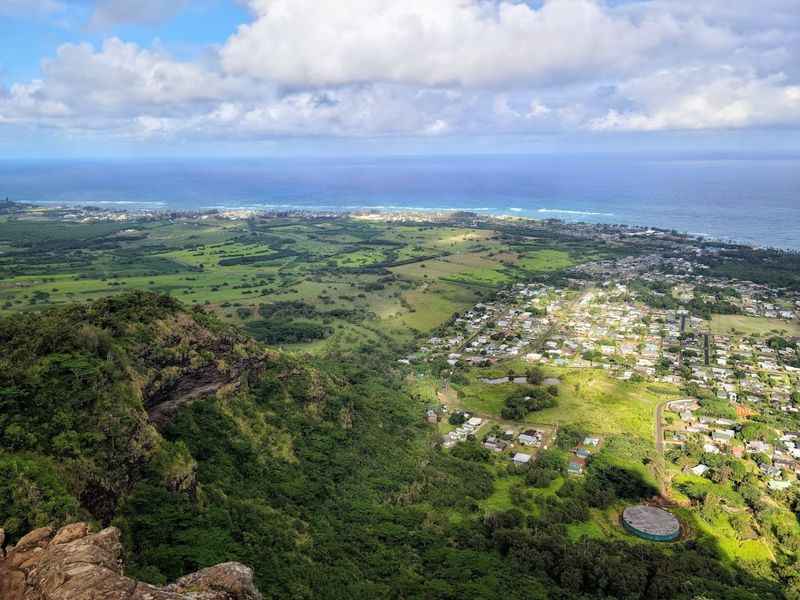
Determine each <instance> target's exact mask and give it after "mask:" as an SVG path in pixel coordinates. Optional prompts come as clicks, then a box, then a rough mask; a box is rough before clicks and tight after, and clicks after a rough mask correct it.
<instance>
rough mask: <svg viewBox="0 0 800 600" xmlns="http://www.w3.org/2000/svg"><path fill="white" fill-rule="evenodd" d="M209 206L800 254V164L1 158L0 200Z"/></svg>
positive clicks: (706, 159)
mask: <svg viewBox="0 0 800 600" xmlns="http://www.w3.org/2000/svg"><path fill="white" fill-rule="evenodd" d="M3 197H8V198H9V199H11V200H17V201H25V202H34V203H43V204H92V205H97V206H108V207H117V208H131V209H133V208H151V209H165V210H166V209H175V210H207V209H211V208H219V209H222V208H255V209H263V210H279V209H306V210H340V211H352V210H362V209H379V210H387V211H398V210H431V211H442V210H469V211H475V212H479V213H484V214H505V215H517V216H524V217H532V218H539V219H543V218H558V219H562V220H565V221H583V222H589V223H624V224H629V225H643V226H654V227H661V228H667V229H676V230H678V231H681V232H687V233H691V234H699V235H705V236H708V237H712V238H717V239H724V240H734V241H739V242H744V243H749V244H754V245H758V246H773V247H782V248H790V249H800V157H742V156H730V155H728V156H725V155H721V156H686V155H682V156H666V155H652V156H642V155H611V156H599V155H588V156H586V155H584V156H574V155H533V156H516V155H514V156H504V155H493V156H469V157H464V156H459V157H443V156H434V157H382V158H319V159H310V158H291V159H290V158H287V159H263V160H261V159H259V160H254V159H243V160H231V159H220V160H209V159H204V160H172V159H164V160H157V161H156V160H127V161H123V160H108V161H105V160H104V161H88V160H84V161H66V160H62V161H12V160H5V161H0V198H3Z"/></svg>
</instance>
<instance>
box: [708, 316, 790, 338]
mask: <svg viewBox="0 0 800 600" xmlns="http://www.w3.org/2000/svg"><path fill="white" fill-rule="evenodd" d="M710 327H711V332H712V333H715V334H717V335H735V334H738V335H760V336H768V335H771V334H783V335H790V336H798V335H800V322H798V321H797V320H795V321H784V320H782V319H767V318H765V317H746V316H742V315H712V318H711V323H710Z"/></svg>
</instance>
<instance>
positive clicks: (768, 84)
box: [588, 66, 800, 131]
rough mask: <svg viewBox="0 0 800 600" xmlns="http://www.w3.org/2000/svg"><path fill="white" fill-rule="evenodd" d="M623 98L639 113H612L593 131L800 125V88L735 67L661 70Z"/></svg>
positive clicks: (626, 89)
mask: <svg viewBox="0 0 800 600" xmlns="http://www.w3.org/2000/svg"><path fill="white" fill-rule="evenodd" d="M618 92H619V94H620V95H621V96H623V97H625V98H627V99H628V100H629V101H630V102H631V103H632V104H634V105H635V108H633V109H632V110H629V111H619V110H617V109H611V110H609V111H608V113H607V114H605V115H604V116H602V117H599V118H596V119H593V120H591V121H590V122H589V123H588V127H589V128H590V129H594V130H603V131H613V130H628V131H658V130H675V129H727V128H744V127H756V126H772V125H791V124H795V125H796V124H798V123H800V85H789V84H788V83H787V81H786V77H785V76H784V75H782V74H775V75H771V76H767V77H759V76H757V75H756V74H755V73H753V72H752V71H749V72H739V71H736V70H735V69H732V68H730V67H725V66H723V67H717V68H700V67H696V68H686V69H678V70H670V71H662V72H659V73H655V74H652V75H648V76H646V77H641V78H637V79H634V80H631V81H628V82H625V83H624V84H622V85H621V86H620V87H619V90H618Z"/></svg>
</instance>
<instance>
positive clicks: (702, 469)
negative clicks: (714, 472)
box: [689, 464, 708, 477]
mask: <svg viewBox="0 0 800 600" xmlns="http://www.w3.org/2000/svg"><path fill="white" fill-rule="evenodd" d="M689 470H690V471H691V472H692V473H694V474H695V475H697V476H698V477H702V476H703V475H705V473H706V471H708V467H707V466H706V465H704V464H699V465H697V466H696V467H692V468H691V469H689Z"/></svg>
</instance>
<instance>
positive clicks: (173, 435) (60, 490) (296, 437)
mask: <svg viewBox="0 0 800 600" xmlns="http://www.w3.org/2000/svg"><path fill="white" fill-rule="evenodd" d="M390 346H391V343H390V342H388V341H387V342H386V343H384V344H383V345H378V344H377V343H365V344H364V345H361V346H354V347H353V348H348V349H347V350H341V351H336V352H334V353H332V354H330V355H328V356H326V357H325V358H319V359H314V360H313V363H312V361H311V359H308V358H307V357H299V356H293V355H287V354H282V353H278V352H275V351H272V350H268V349H266V348H265V347H263V346H261V345H260V344H259V343H257V342H255V341H253V340H252V339H250V338H249V337H247V336H246V335H244V334H243V333H241V332H240V331H239V330H238V329H235V328H233V327H231V326H230V325H226V324H223V323H221V322H219V321H218V320H217V319H216V318H215V317H212V316H210V315H209V314H206V313H205V312H204V311H203V309H201V308H196V309H191V310H190V309H187V308H185V307H183V306H182V305H181V304H180V303H178V302H177V301H175V300H173V299H171V298H169V297H166V296H160V295H155V294H147V293H141V292H133V293H130V294H124V295H121V296H116V297H113V298H108V299H104V300H100V301H97V302H95V303H92V304H84V305H74V306H68V307H63V308H54V309H50V310H48V311H45V312H43V313H40V314H26V315H17V316H14V317H10V318H6V319H4V320H2V321H0V347H2V354H0V448H2V450H0V527H4V528H5V529H6V532H7V535H9V536H10V538H11V541H12V542H14V541H15V540H16V539H18V537H19V536H20V535H22V534H23V533H25V532H27V531H28V530H30V529H31V528H34V527H37V526H42V525H61V524H64V523H68V522H72V521H76V520H91V521H94V522H96V523H98V524H103V525H106V524H113V525H116V526H118V527H119V528H120V529H121V530H122V532H123V536H124V538H125V540H124V541H125V547H126V548H127V549H128V550H129V556H128V557H127V563H128V573H129V574H131V575H132V576H133V577H136V578H140V579H143V580H146V581H149V582H152V583H159V584H160V583H164V582H165V581H167V580H172V579H174V578H176V577H178V576H179V575H182V574H184V573H186V572H191V571H194V570H197V569H199V568H202V567H206V566H209V565H213V564H216V563H220V562H224V561H229V560H237V561H240V562H243V563H246V564H248V565H251V566H252V567H253V568H254V569H255V571H256V580H257V583H258V585H259V587H260V589H261V591H262V592H263V593H264V595H265V597H281V598H288V597H291V598H332V599H333V598H357V597H362V598H442V599H444V598H490V597H503V598H564V599H566V598H648V599H658V598H663V599H672V598H687V599H689V598H697V597H701V596H702V595H706V596H707V597H713V598H726V599H756V598H758V599H762V598H779V597H782V592H781V590H780V588H779V586H778V585H777V584H776V583H774V582H772V581H769V580H766V579H765V580H763V581H762V580H756V579H754V578H753V576H751V575H747V574H745V573H744V572H739V571H737V570H736V569H735V568H732V567H729V566H724V565H723V564H722V563H720V562H719V560H718V559H717V554H716V552H715V548H714V547H713V544H711V543H709V542H708V541H707V540H705V539H704V538H699V539H696V540H693V541H687V542H685V543H679V544H674V545H670V546H668V547H663V548H662V547H656V546H654V545H649V544H642V543H636V542H632V543H630V544H629V543H623V542H619V541H614V542H603V541H598V540H589V539H585V538H584V539H582V540H575V539H573V538H570V537H569V536H568V534H567V524H568V523H578V522H582V521H584V520H586V519H587V518H588V517H587V515H588V511H589V509H590V508H592V507H597V506H603V505H606V504H610V503H612V502H614V501H615V500H616V499H617V498H630V499H635V498H638V497H640V496H647V495H651V494H652V493H653V490H652V489H651V488H650V487H649V486H648V485H647V484H646V483H645V482H643V481H641V479H640V478H637V475H636V474H635V473H630V472H627V471H625V470H624V469H621V468H619V467H616V466H613V465H608V464H604V463H603V461H602V460H598V461H595V463H593V464H594V465H595V466H593V468H592V470H591V471H590V472H589V474H588V475H587V477H586V478H585V479H584V480H581V481H577V480H575V481H572V482H570V484H569V485H565V486H563V487H562V488H561V490H559V492H558V494H556V495H554V496H549V497H544V498H543V499H542V500H541V502H540V504H539V505H537V506H536V507H535V510H534V511H533V512H532V515H535V516H532V515H527V516H526V515H525V514H523V513H522V512H521V511H519V510H517V509H511V510H502V511H490V510H485V509H483V508H481V505H480V501H482V500H484V499H486V498H488V497H489V496H490V495H491V494H492V491H493V489H494V487H495V486H496V485H497V484H498V483H497V481H496V479H495V477H494V475H493V474H492V472H491V471H490V469H489V468H488V458H487V456H486V454H485V452H483V451H482V450H483V449H481V448H479V447H477V445H475V444H465V445H463V446H462V447H459V449H458V451H455V450H454V451H452V452H448V451H443V450H441V449H440V448H438V447H437V445H436V443H435V437H434V436H433V431H432V429H431V428H430V427H429V426H428V425H427V424H425V423H424V422H423V419H422V415H423V414H424V408H425V405H424V404H423V403H422V402H421V401H420V400H419V399H417V398H416V397H415V396H413V395H411V394H409V393H408V392H406V391H405V386H404V385H403V377H404V374H403V373H401V372H394V370H393V369H391V368H387V365H390V364H396V355H394V353H393V348H391V347H390Z"/></svg>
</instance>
